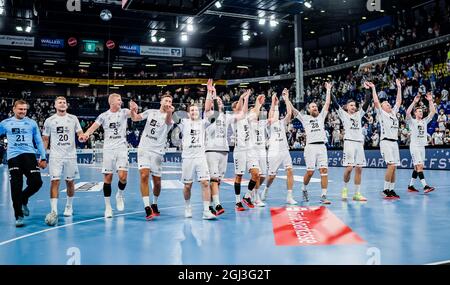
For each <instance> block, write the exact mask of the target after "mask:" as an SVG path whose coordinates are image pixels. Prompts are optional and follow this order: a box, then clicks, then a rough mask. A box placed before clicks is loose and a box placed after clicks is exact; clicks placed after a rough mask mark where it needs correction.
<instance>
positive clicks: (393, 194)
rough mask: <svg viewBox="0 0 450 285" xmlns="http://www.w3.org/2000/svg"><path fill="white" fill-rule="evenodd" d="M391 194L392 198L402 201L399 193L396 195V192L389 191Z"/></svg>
mask: <svg viewBox="0 0 450 285" xmlns="http://www.w3.org/2000/svg"><path fill="white" fill-rule="evenodd" d="M389 192H390V193H391V196H392V198H394V199H400V196H398V195H397V193H395V191H394V190H391V191H389Z"/></svg>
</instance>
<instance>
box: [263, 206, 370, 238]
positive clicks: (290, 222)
mask: <svg viewBox="0 0 450 285" xmlns="http://www.w3.org/2000/svg"><path fill="white" fill-rule="evenodd" d="M270 213H271V215H272V224H273V232H274V235H275V244H276V245H288V246H308V245H340V244H347V245H348V244H362V243H365V241H364V240H363V239H362V238H361V237H360V236H359V235H358V234H356V233H355V232H353V231H352V229H351V228H349V227H348V226H347V225H346V224H344V223H343V222H342V221H341V220H340V219H339V218H338V217H336V216H335V215H334V214H333V213H332V212H331V211H330V210H328V208H326V207H323V206H321V207H300V206H289V207H279V208H271V209H270Z"/></svg>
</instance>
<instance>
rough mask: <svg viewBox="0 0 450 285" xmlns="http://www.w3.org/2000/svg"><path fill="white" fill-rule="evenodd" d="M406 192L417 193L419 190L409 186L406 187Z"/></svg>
mask: <svg viewBox="0 0 450 285" xmlns="http://www.w3.org/2000/svg"><path fill="white" fill-rule="evenodd" d="M408 192H419V190H417V189H416V188H414V186H412V185H410V186H408Z"/></svg>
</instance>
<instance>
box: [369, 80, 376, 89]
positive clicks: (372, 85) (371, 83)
mask: <svg viewBox="0 0 450 285" xmlns="http://www.w3.org/2000/svg"><path fill="white" fill-rule="evenodd" d="M367 85H368V86H369V88H372V89H373V88H375V84H373V82H368V81H367Z"/></svg>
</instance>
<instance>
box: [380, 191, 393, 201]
mask: <svg viewBox="0 0 450 285" xmlns="http://www.w3.org/2000/svg"><path fill="white" fill-rule="evenodd" d="M381 194H382V195H383V196H384V199H392V198H394V197H392V194H391V191H389V190H388V189H386V190H384V191H383V192H381Z"/></svg>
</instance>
